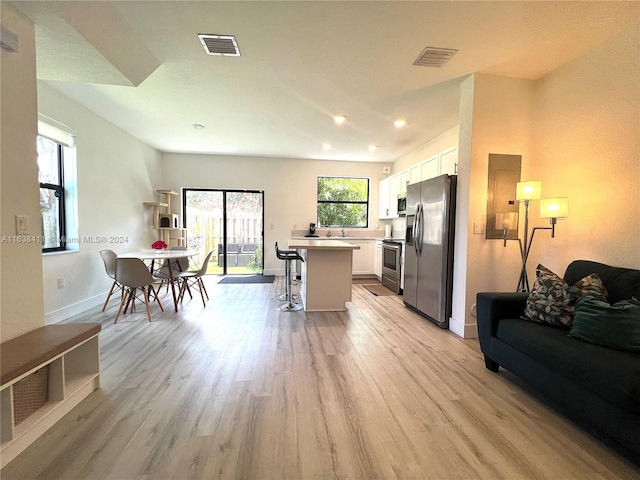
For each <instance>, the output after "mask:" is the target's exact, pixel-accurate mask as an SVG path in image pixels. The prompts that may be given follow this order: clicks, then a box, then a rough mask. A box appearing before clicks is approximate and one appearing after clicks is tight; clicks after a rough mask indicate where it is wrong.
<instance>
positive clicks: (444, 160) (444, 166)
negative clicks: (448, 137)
mask: <svg viewBox="0 0 640 480" xmlns="http://www.w3.org/2000/svg"><path fill="white" fill-rule="evenodd" d="M438 158H439V159H440V175H444V174H445V173H447V174H449V175H457V174H458V149H457V148H456V147H451V148H448V149H446V150H443V151H442V152H440V153H439V154H438Z"/></svg>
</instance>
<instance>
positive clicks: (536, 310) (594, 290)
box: [522, 265, 607, 327]
mask: <svg viewBox="0 0 640 480" xmlns="http://www.w3.org/2000/svg"><path fill="white" fill-rule="evenodd" d="M584 295H592V296H593V297H595V298H597V299H599V300H602V301H605V302H606V301H607V289H606V288H605V287H604V284H603V283H602V280H601V279H600V277H598V275H596V274H595V273H592V274H590V275H587V276H586V277H584V278H582V279H580V280H578V281H577V282H576V283H575V284H574V285H569V284H567V282H565V281H564V280H563V279H562V278H561V277H559V276H558V275H556V274H555V273H553V272H552V271H551V270H549V269H548V268H547V267H545V266H544V265H538V268H536V281H535V283H534V284H533V289H532V290H531V293H530V294H529V297H528V298H527V304H526V307H525V310H524V315H523V317H522V318H524V319H525V320H531V321H533V322H540V323H548V324H551V325H557V326H562V327H570V326H571V325H572V323H573V314H574V310H575V305H576V302H577V301H578V299H579V298H581V297H582V296H584Z"/></svg>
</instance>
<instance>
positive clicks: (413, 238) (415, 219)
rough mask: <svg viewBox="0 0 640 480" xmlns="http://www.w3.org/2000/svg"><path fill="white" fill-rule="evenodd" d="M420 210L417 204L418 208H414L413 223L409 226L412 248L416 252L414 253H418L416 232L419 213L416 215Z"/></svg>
mask: <svg viewBox="0 0 640 480" xmlns="http://www.w3.org/2000/svg"><path fill="white" fill-rule="evenodd" d="M419 212H420V204H418V209H417V210H416V214H415V216H414V217H413V225H412V226H411V239H412V241H413V249H414V250H415V252H416V255H418V238H417V237H416V234H417V233H418V221H419V218H420V215H418V214H419Z"/></svg>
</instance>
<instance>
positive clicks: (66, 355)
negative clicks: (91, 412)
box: [0, 333, 100, 467]
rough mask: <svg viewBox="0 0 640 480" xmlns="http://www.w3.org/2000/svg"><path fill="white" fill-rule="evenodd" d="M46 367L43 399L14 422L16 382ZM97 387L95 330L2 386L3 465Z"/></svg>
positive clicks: (97, 346)
mask: <svg viewBox="0 0 640 480" xmlns="http://www.w3.org/2000/svg"><path fill="white" fill-rule="evenodd" d="M45 367H46V368H48V379H47V396H46V401H45V403H44V405H42V406H41V407H40V408H38V409H37V410H36V411H35V412H34V413H32V414H31V415H29V416H28V417H27V418H25V419H24V420H23V421H22V422H20V423H19V424H18V425H16V423H15V417H14V415H15V412H14V395H13V394H14V388H15V385H16V384H17V383H18V382H20V381H22V380H24V379H28V378H29V377H30V376H31V375H33V374H34V373H35V372H37V371H38V370H40V369H41V368H45ZM99 387H100V348H99V344H98V334H97V333H96V334H95V336H93V337H91V338H88V339H86V340H84V341H82V342H79V343H77V344H76V345H73V346H72V347H70V348H68V349H67V350H66V351H64V352H62V353H61V354H59V355H56V356H54V357H52V358H50V359H48V360H46V361H45V362H43V363H41V364H39V365H37V366H36V367H34V368H31V369H30V370H29V371H27V372H25V373H23V374H22V375H19V376H17V377H15V378H13V379H12V380H11V381H9V382H7V383H6V384H4V385H2V390H1V391H0V420H1V422H2V424H1V426H0V427H1V428H0V440H1V443H0V454H1V455H0V457H1V463H2V467H4V466H5V465H6V464H7V463H9V462H10V461H11V460H12V459H13V458H15V457H16V456H17V455H18V454H19V453H20V452H21V451H22V450H24V449H25V448H26V447H27V446H29V445H30V444H31V443H32V442H33V441H35V440H36V439H37V438H38V437H39V436H40V435H42V434H43V433H44V432H45V431H46V430H47V429H48V428H49V427H51V426H52V425H53V424H55V422H57V421H58V420H60V419H61V418H62V417H63V416H64V415H66V414H67V413H68V412H69V411H71V409H72V408H73V407H75V406H76V405H78V403H80V402H81V401H82V400H83V399H84V398H85V397H87V396H88V395H89V394H90V393H91V392H93V391H94V390H96V389H98V388H99Z"/></svg>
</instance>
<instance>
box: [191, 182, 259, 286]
mask: <svg viewBox="0 0 640 480" xmlns="http://www.w3.org/2000/svg"><path fill="white" fill-rule="evenodd" d="M182 206H183V212H184V223H185V225H184V226H185V228H186V229H187V247H188V248H189V249H194V250H198V251H199V252H200V255H201V256H202V258H204V256H205V255H206V254H207V253H208V252H210V251H213V255H212V256H211V261H210V263H209V267H208V268H207V273H213V274H223V275H226V274H250V275H255V274H262V269H263V266H264V263H263V236H264V231H263V225H264V192H262V191H257V190H214V189H195V188H185V189H183V191H182Z"/></svg>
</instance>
